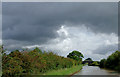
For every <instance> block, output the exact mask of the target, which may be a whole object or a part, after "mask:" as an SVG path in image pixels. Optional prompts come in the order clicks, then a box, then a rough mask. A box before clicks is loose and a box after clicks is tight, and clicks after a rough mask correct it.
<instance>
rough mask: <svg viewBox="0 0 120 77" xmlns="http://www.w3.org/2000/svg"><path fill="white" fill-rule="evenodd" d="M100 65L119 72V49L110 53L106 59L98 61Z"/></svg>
mask: <svg viewBox="0 0 120 77" xmlns="http://www.w3.org/2000/svg"><path fill="white" fill-rule="evenodd" d="M100 67H101V68H108V69H113V70H116V71H119V72H120V51H116V52H114V53H112V54H111V55H110V56H108V58H107V59H102V60H101V61H100Z"/></svg>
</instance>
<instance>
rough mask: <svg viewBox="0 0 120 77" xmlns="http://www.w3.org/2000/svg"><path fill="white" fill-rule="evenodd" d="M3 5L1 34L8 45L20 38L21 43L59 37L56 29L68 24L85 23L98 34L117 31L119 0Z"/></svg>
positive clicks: (38, 41)
mask: <svg viewBox="0 0 120 77" xmlns="http://www.w3.org/2000/svg"><path fill="white" fill-rule="evenodd" d="M2 8H3V10H2V12H3V19H2V20H3V27H2V30H3V34H2V36H3V42H4V43H5V42H6V44H8V45H11V44H10V43H9V42H8V41H9V40H15V41H21V43H22V44H21V45H26V44H25V42H27V43H28V42H29V44H38V43H39V44H42V43H45V42H47V41H49V40H50V39H53V38H56V37H57V36H56V32H55V31H56V30H58V28H60V26H61V25H63V24H65V23H70V24H73V25H79V24H86V26H87V27H89V28H91V29H92V30H93V31H94V32H97V33H101V32H102V33H116V34H117V2H116V3H109V2H108V3H83V2H82V3H79V2H78V3H73V2H72V3H71V2H68V3H64V2H63V3H57V2H54V3H49V2H41V3H39V2H37V3H36V2H35V3H31V2H25V3H24V2H21V3H17V2H14V3H12V2H11V3H8V2H3V5H2ZM70 26H71V25H70ZM76 27H79V26H76ZM4 40H6V41H4ZM7 40H8V41H7ZM13 42H14V41H13ZM30 42H31V43H30ZM15 43H16V42H14V44H15Z"/></svg>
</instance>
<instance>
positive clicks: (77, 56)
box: [67, 51, 84, 61]
mask: <svg viewBox="0 0 120 77" xmlns="http://www.w3.org/2000/svg"><path fill="white" fill-rule="evenodd" d="M67 57H68V58H71V59H74V60H77V61H82V58H84V56H83V54H82V53H81V52H79V51H72V52H71V53H69V54H68V55H67Z"/></svg>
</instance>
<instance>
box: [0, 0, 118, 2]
mask: <svg viewBox="0 0 120 77" xmlns="http://www.w3.org/2000/svg"><path fill="white" fill-rule="evenodd" d="M118 1H119V0H2V2H118Z"/></svg>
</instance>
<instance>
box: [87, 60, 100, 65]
mask: <svg viewBox="0 0 120 77" xmlns="http://www.w3.org/2000/svg"><path fill="white" fill-rule="evenodd" d="M89 66H99V62H98V61H93V62H92V63H91V64H89Z"/></svg>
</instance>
